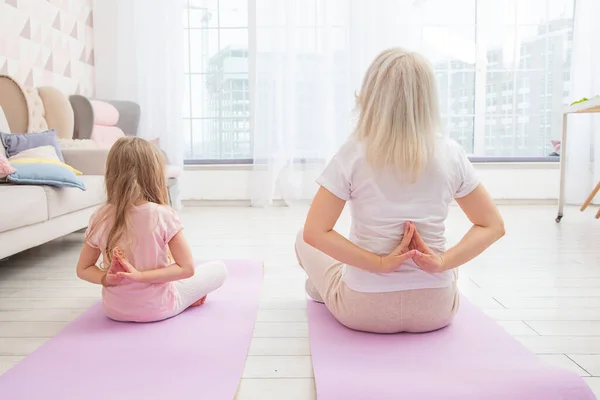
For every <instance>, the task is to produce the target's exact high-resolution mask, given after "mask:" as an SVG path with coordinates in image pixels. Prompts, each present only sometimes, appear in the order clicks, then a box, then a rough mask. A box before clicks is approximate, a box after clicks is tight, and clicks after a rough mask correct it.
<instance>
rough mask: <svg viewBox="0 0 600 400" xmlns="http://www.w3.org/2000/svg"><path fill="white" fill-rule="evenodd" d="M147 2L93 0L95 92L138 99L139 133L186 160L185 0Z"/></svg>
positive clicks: (174, 158)
mask: <svg viewBox="0 0 600 400" xmlns="http://www.w3.org/2000/svg"><path fill="white" fill-rule="evenodd" d="M148 3H150V2H149V1H148V0H95V1H94V51H95V56H96V57H95V58H96V72H95V73H96V96H97V97H98V98H101V99H107V100H130V101H134V102H137V103H138V104H139V105H140V106H141V109H142V114H141V123H140V129H139V136H140V137H142V138H145V139H160V147H161V148H162V150H164V152H165V153H166V154H167V157H168V159H169V163H170V164H173V165H179V166H183V113H182V109H183V106H182V102H183V95H184V71H183V68H184V65H183V34H182V24H181V19H182V13H183V4H182V2H181V1H175V0H152V1H151V3H152V5H151V6H150V5H149V4H148ZM172 200H173V205H174V206H175V207H176V208H179V207H180V206H181V203H180V199H172Z"/></svg>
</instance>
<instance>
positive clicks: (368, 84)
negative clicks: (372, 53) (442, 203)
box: [354, 48, 441, 183]
mask: <svg viewBox="0 0 600 400" xmlns="http://www.w3.org/2000/svg"><path fill="white" fill-rule="evenodd" d="M356 103H357V108H358V111H359V115H358V122H357V125H356V130H355V133H354V137H355V138H357V139H358V141H359V142H361V143H363V145H364V148H365V157H366V161H367V164H368V165H370V166H371V167H372V168H374V169H375V170H379V171H381V170H382V169H384V168H386V167H390V166H391V167H393V168H394V169H395V172H397V173H398V174H399V176H400V177H401V179H402V180H403V181H405V182H411V183H414V182H415V181H416V180H417V179H418V178H419V176H420V175H421V173H422V172H423V170H424V169H425V167H426V166H427V165H428V163H429V161H430V160H431V159H432V157H433V156H434V148H435V141H436V136H437V135H438V134H439V132H440V125H441V122H440V113H439V105H438V96H437V87H436V81H435V76H434V73H433V70H432V68H431V66H430V64H429V62H428V61H427V60H426V59H425V58H424V57H423V56H421V55H419V54H417V53H411V52H408V51H406V50H403V49H400V48H393V49H389V50H386V51H384V52H382V53H381V54H379V56H377V58H376V59H375V60H374V61H373V62H372V64H371V65H370V67H369V69H368V70H367V73H366V74H365V77H364V80H363V82H362V87H361V90H360V92H359V94H358V95H357V97H356Z"/></svg>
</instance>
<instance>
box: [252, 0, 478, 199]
mask: <svg viewBox="0 0 600 400" xmlns="http://www.w3.org/2000/svg"><path fill="white" fill-rule="evenodd" d="M255 1H256V15H255V16H252V15H251V18H255V20H256V21H255V22H256V26H257V29H256V37H254V38H251V40H250V47H251V49H250V50H251V51H250V53H251V54H252V53H253V52H252V46H253V45H254V46H256V52H255V54H256V56H255V57H256V59H255V60H252V59H251V60H250V74H251V85H252V82H254V85H255V87H254V88H253V87H252V86H251V88H250V89H251V91H252V92H253V93H254V96H255V97H254V99H253V107H254V110H253V116H254V117H253V118H254V119H253V123H252V126H253V132H254V135H253V137H254V159H255V161H254V170H253V179H252V201H253V205H255V206H265V205H269V204H271V203H272V202H273V200H274V199H283V200H284V201H285V203H286V204H292V203H293V202H294V201H297V200H307V199H310V198H311V197H312V196H313V195H314V192H315V190H316V185H315V183H314V180H315V178H316V177H317V176H318V174H319V173H320V172H321V170H322V169H323V167H324V165H325V163H326V162H327V161H328V160H329V159H330V157H331V156H332V155H333V154H334V152H335V151H336V150H337V148H338V147H339V146H340V145H341V144H342V143H343V142H344V141H345V140H346V139H347V138H348V136H349V135H350V134H351V132H352V126H353V124H352V118H353V109H354V95H355V93H356V92H357V91H358V90H359V88H360V84H361V81H362V77H363V74H364V72H365V71H366V69H367V67H368V65H369V63H370V62H371V61H372V60H373V59H374V58H375V56H376V55H377V54H378V53H379V52H381V51H383V50H385V49H386V48H389V47H397V46H400V47H404V48H408V49H412V50H418V51H420V52H424V53H425V54H426V55H427V56H429V57H431V58H435V57H436V56H437V57H447V56H448V55H449V54H447V52H448V51H451V52H453V54H452V56H453V57H455V58H459V59H460V58H461V57H464V58H466V59H465V61H473V60H472V59H473V58H474V55H475V53H474V51H475V46H474V44H473V43H467V44H466V45H464V42H465V40H461V38H459V39H458V40H456V41H450V42H451V43H449V41H448V40H449V39H448V38H449V37H451V36H452V35H446V36H445V37H444V39H445V40H443V41H439V34H437V35H436V34H435V33H436V32H431V33H432V34H431V35H430V36H431V38H428V36H427V29H424V24H425V22H424V19H423V16H424V15H435V14H437V13H440V12H444V8H445V7H451V5H447V4H446V3H448V2H447V1H444V2H434V4H432V5H430V4H428V3H427V2H421V1H414V0H377V1H375V2H374V1H373V0H314V1H296V0H255ZM432 7H433V8H436V9H435V10H433V9H431V10H430V9H429V8H432ZM424 33H425V35H424ZM437 33H439V32H437ZM446 33H447V32H446ZM472 39H474V38H471V41H472ZM466 42H469V41H468V40H466ZM453 44H455V45H458V47H459V48H458V49H457V48H453ZM454 47H456V46H454ZM252 78H253V79H252Z"/></svg>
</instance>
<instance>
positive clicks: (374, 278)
mask: <svg viewBox="0 0 600 400" xmlns="http://www.w3.org/2000/svg"><path fill="white" fill-rule="evenodd" d="M317 183H318V184H319V185H321V186H322V187H324V188H325V189H327V190H329V191H330V192H331V193H333V194H334V195H335V196H337V197H339V198H340V199H343V200H346V201H349V203H350V211H351V215H352V224H351V228H350V237H349V239H350V241H351V242H352V243H354V244H356V245H357V246H359V247H362V248H363V249H365V250H369V251H371V252H373V253H376V254H380V255H385V254H389V253H390V252H391V251H392V250H393V249H394V248H395V247H396V246H398V244H399V243H400V241H401V240H402V236H403V234H404V223H405V222H406V221H412V222H414V223H415V225H416V227H417V230H418V231H419V233H420V234H421V236H422V237H423V240H424V241H425V243H426V244H427V245H428V246H429V247H430V248H431V249H432V250H433V251H435V252H439V253H442V252H444V251H445V250H446V238H445V236H444V231H445V221H446V217H447V216H448V207H449V205H450V203H451V202H452V200H453V199H455V198H461V197H464V196H466V195H468V194H469V193H471V192H472V191H473V190H474V189H475V188H476V187H477V186H478V185H479V179H478V178H477V175H476V173H475V169H474V168H473V165H472V164H471V162H470V161H469V159H468V158H467V156H466V154H465V152H464V151H463V150H462V148H461V147H460V146H459V145H458V144H457V143H455V142H454V141H452V140H450V139H442V138H440V139H439V140H438V142H437V146H436V156H435V157H434V159H433V160H432V161H431V162H430V163H429V165H428V166H427V168H426V169H425V170H424V171H423V173H422V175H421V176H420V178H419V179H418V180H417V182H416V183H414V184H403V183H399V181H398V179H396V177H395V174H394V172H393V171H392V170H387V171H382V172H380V173H378V174H377V173H374V172H373V170H372V169H371V168H370V167H369V166H367V164H366V161H365V157H364V151H363V147H362V145H361V144H359V143H357V142H356V141H354V140H350V141H349V142H347V143H346V144H345V145H343V146H342V148H341V149H340V150H339V151H338V153H337V154H336V155H335V156H334V157H333V159H332V160H331V161H330V163H329V164H328V165H327V167H326V168H325V171H324V172H323V174H322V175H321V176H320V177H319V178H318V179H317ZM343 280H344V282H345V283H346V285H348V287H349V288H350V289H352V290H355V291H358V292H367V293H378V292H394V291H400V290H412V289H426V288H443V287H448V286H451V285H452V283H453V280H454V273H453V272H452V271H446V272H442V273H439V274H430V273H427V272H425V271H422V270H421V269H420V268H419V267H418V266H417V265H416V264H415V263H414V262H413V261H412V260H409V261H408V262H406V263H405V264H404V265H402V267H401V268H400V269H399V270H398V271H396V272H393V273H390V274H377V273H372V272H368V271H365V270H362V269H359V268H356V267H353V266H350V265H345V266H344V268H343Z"/></svg>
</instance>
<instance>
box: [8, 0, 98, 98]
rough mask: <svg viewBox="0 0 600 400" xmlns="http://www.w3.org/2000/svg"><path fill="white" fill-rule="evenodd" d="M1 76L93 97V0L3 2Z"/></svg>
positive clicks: (22, 82)
mask: <svg viewBox="0 0 600 400" xmlns="http://www.w3.org/2000/svg"><path fill="white" fill-rule="evenodd" d="M0 75H10V76H12V77H13V78H15V79H16V80H17V81H18V82H19V83H21V84H22V85H25V86H55V87H57V88H58V89H60V90H62V91H63V92H64V93H65V94H67V95H68V94H73V93H77V94H82V95H85V96H92V95H93V94H94V48H93V14H92V0H0Z"/></svg>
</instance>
